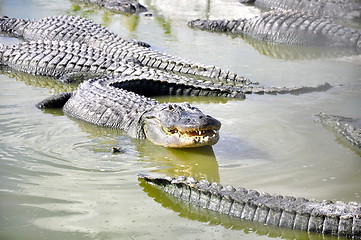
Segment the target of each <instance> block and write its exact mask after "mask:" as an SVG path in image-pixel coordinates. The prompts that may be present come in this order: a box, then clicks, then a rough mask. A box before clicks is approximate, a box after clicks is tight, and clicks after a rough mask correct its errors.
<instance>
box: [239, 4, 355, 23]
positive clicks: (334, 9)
mask: <svg viewBox="0 0 361 240" xmlns="http://www.w3.org/2000/svg"><path fill="white" fill-rule="evenodd" d="M240 2H241V3H244V4H254V5H255V6H257V7H260V8H264V9H270V10H302V11H307V12H310V13H312V14H315V15H322V16H327V17H332V18H344V19H357V18H361V4H360V2H357V1H352V0H240Z"/></svg>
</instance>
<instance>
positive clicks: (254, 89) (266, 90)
mask: <svg viewBox="0 0 361 240" xmlns="http://www.w3.org/2000/svg"><path fill="white" fill-rule="evenodd" d="M330 88H332V86H331V85H330V84H329V83H327V82H326V83H324V84H320V85H318V86H316V87H306V86H295V87H264V86H244V87H242V91H243V93H244V94H294V95H299V94H304V93H311V92H323V91H327V90H328V89H330Z"/></svg>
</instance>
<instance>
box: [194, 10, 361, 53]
mask: <svg viewBox="0 0 361 240" xmlns="http://www.w3.org/2000/svg"><path fill="white" fill-rule="evenodd" d="M188 26H189V27H192V28H199V29H203V30H209V31H214V32H229V33H232V34H241V35H247V36H249V37H252V38H255V39H259V40H262V41H266V42H270V43H276V44H289V45H305V46H306V45H307V46H329V47H332V48H349V49H353V51H355V53H360V52H361V32H360V31H358V30H354V29H351V28H347V27H344V26H342V25H339V24H336V23H335V22H333V21H332V20H331V19H329V18H324V17H321V16H315V15H312V14H309V13H306V12H303V11H271V12H266V13H263V14H261V15H260V16H257V17H254V18H251V19H238V20H200V19H197V20H193V21H190V22H189V23H188Z"/></svg>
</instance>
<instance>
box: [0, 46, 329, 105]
mask: <svg viewBox="0 0 361 240" xmlns="http://www.w3.org/2000/svg"><path fill="white" fill-rule="evenodd" d="M0 65H4V66H8V67H11V68H13V69H15V70H18V71H22V72H26V73H30V74H34V75H43V76H50V77H55V78H58V81H60V82H71V81H74V79H79V81H83V80H86V79H91V78H94V77H97V76H98V77H99V76H103V75H106V76H114V77H125V76H132V77H137V76H138V77H139V76H141V77H142V78H143V79H150V80H151V79H158V80H160V81H162V82H169V83H171V82H174V81H176V82H178V83H180V84H187V85H189V86H195V87H196V86H203V87H207V88H212V89H214V90H215V91H218V92H222V91H226V92H228V93H229V94H227V95H222V96H224V97H231V98H240V99H244V98H245V94H252V93H253V94H265V93H266V94H287V93H290V94H301V93H309V92H315V91H326V90H328V89H329V88H331V85H330V84H328V83H324V84H321V85H319V86H316V87H307V86H294V87H267V86H259V85H244V86H233V85H232V86H228V85H223V84H221V83H213V82H211V81H208V82H204V81H202V80H195V79H192V78H187V77H185V76H179V75H175V74H172V73H169V72H164V71H161V70H157V69H151V68H149V67H146V66H141V65H140V64H137V63H136V62H134V61H133V59H128V60H122V61H120V60H119V61H116V60H114V59H113V58H112V57H111V56H107V55H104V54H103V52H102V50H100V49H98V48H93V47H90V46H88V45H86V44H79V43H73V42H57V41H36V42H34V41H30V42H22V43H18V44H15V45H12V46H5V45H2V44H0ZM144 91H148V92H152V91H153V92H154V91H156V90H155V89H151V88H148V89H146V90H144ZM182 94H184V93H182Z"/></svg>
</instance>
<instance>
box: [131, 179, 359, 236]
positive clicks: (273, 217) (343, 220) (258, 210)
mask: <svg viewBox="0 0 361 240" xmlns="http://www.w3.org/2000/svg"><path fill="white" fill-rule="evenodd" d="M138 176H139V178H140V179H142V180H143V181H146V182H148V183H149V184H152V185H154V186H156V187H158V188H160V189H162V190H163V191H165V192H167V193H168V194H169V195H171V196H173V197H175V198H178V199H180V200H181V201H183V202H184V204H190V205H193V206H197V207H200V208H205V209H209V210H211V211H214V212H218V213H220V214H226V215H229V216H232V217H234V218H239V219H242V220H249V221H254V222H259V223H263V224H266V225H274V226H279V227H285V228H291V229H294V230H303V231H309V232H316V233H322V234H328V235H338V236H349V237H354V238H359V237H361V204H360V203H357V202H339V201H337V202H335V203H334V202H331V201H327V200H324V201H316V200H308V199H305V198H295V197H290V196H281V195H270V194H268V193H259V192H257V191H255V190H247V189H244V188H235V187H232V186H222V185H221V184H219V183H210V182H208V181H206V180H201V181H197V180H196V179H194V178H193V177H188V178H187V177H177V178H171V177H164V178H163V177H150V176H145V175H142V174H140V175H138Z"/></svg>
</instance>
